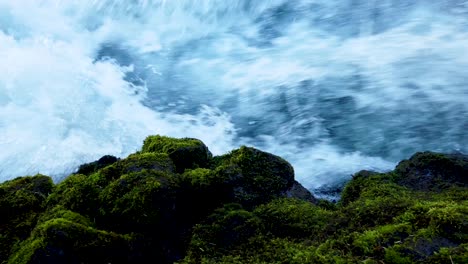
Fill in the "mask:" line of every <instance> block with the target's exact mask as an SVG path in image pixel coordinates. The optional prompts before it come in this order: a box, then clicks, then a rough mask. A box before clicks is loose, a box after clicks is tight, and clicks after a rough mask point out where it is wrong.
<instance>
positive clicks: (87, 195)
mask: <svg viewBox="0 0 468 264" xmlns="http://www.w3.org/2000/svg"><path fill="white" fill-rule="evenodd" d="M101 188H102V187H101V186H99V185H96V184H94V183H93V182H92V181H90V180H89V179H88V176H86V175H83V174H72V175H70V176H68V177H67V178H66V179H65V180H64V181H62V182H61V183H59V184H58V185H57V186H56V188H55V190H54V192H53V193H52V194H51V195H50V196H49V198H48V201H47V203H48V205H49V206H50V207H53V206H55V205H61V206H63V207H64V208H66V209H68V210H71V211H75V212H78V213H80V214H84V215H89V216H91V215H96V213H97V210H98V208H99V203H98V196H99V193H100V191H101Z"/></svg>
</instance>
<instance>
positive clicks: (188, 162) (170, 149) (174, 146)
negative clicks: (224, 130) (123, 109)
mask: <svg viewBox="0 0 468 264" xmlns="http://www.w3.org/2000/svg"><path fill="white" fill-rule="evenodd" d="M141 151H142V152H143V153H145V152H154V153H165V154H168V155H169V157H170V158H171V159H172V160H173V161H174V163H175V165H176V169H177V172H179V173H182V172H184V170H185V169H193V168H198V167H200V168H207V167H208V166H209V164H210V160H211V157H212V154H211V152H210V151H209V150H208V147H206V146H205V144H204V143H203V142H202V141H200V140H198V139H193V138H182V139H176V138H170V137H165V136H159V135H156V136H149V137H147V138H146V139H145V141H144V142H143V147H142V149H141Z"/></svg>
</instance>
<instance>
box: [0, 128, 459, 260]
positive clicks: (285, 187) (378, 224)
mask: <svg viewBox="0 0 468 264" xmlns="http://www.w3.org/2000/svg"><path fill="white" fill-rule="evenodd" d="M467 179H468V158H467V157H466V156H463V155H444V154H437V153H430V152H423V153H417V154H415V155H414V156H413V157H412V158H411V159H409V160H405V161H402V162H401V163H400V164H399V165H398V166H397V168H396V169H395V170H394V171H392V172H389V173H385V174H382V173H375V172H369V171H361V172H359V173H357V174H356V175H354V176H353V179H352V180H351V181H350V182H349V183H347V185H346V186H345V188H344V190H343V192H342V199H341V200H340V201H339V202H338V203H332V202H329V201H324V200H316V199H313V197H312V196H310V194H309V195H307V193H305V192H307V191H305V190H304V189H303V187H302V186H300V184H298V183H297V182H296V181H295V180H294V170H293V168H292V167H291V165H290V164H289V163H288V162H287V161H285V160H283V159H282V158H280V157H277V156H275V155H272V154H269V153H266V152H262V151H260V150H257V149H254V148H249V147H241V148H239V149H237V150H233V151H232V152H230V153H228V154H226V155H223V156H217V157H212V155H211V153H210V152H209V150H208V148H207V147H206V146H205V145H204V144H203V142H201V141H199V140H197V139H187V138H186V139H175V138H169V137H163V136H150V137H148V138H147V139H146V140H145V142H144V145H143V148H142V150H141V151H140V152H137V153H135V154H132V155H130V156H128V157H127V158H125V159H121V160H119V159H117V158H115V157H111V156H105V157H103V158H101V159H100V160H98V161H95V162H92V163H88V164H84V165H82V166H81V167H80V169H79V170H78V171H77V173H76V174H72V175H70V176H68V177H67V178H66V179H65V180H64V181H62V182H60V183H59V184H57V185H54V184H53V183H52V181H51V179H50V178H49V177H47V176H43V175H36V176H27V177H20V178H16V179H14V180H11V181H7V182H4V183H2V184H0V263H12V264H16V263H173V262H178V263H468V188H467ZM307 197H309V198H307ZM310 197H312V198H310Z"/></svg>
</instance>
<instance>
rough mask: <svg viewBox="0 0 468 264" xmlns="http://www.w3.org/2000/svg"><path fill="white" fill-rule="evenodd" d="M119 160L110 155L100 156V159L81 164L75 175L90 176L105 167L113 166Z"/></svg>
mask: <svg viewBox="0 0 468 264" xmlns="http://www.w3.org/2000/svg"><path fill="white" fill-rule="evenodd" d="M118 160H119V159H118V158H116V157H114V156H111V155H105V156H102V157H101V158H100V159H98V160H96V161H93V162H90V163H85V164H82V165H81V166H80V167H79V168H78V171H77V172H76V174H84V175H90V174H92V173H94V172H96V171H98V170H100V169H102V168H104V167H107V166H109V165H111V164H114V163H115V162H117V161H118Z"/></svg>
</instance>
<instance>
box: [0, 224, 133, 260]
mask: <svg viewBox="0 0 468 264" xmlns="http://www.w3.org/2000/svg"><path fill="white" fill-rule="evenodd" d="M131 240H132V238H131V236H125V235H118V234H115V233H112V232H106V231H102V230H97V229H94V228H92V227H89V226H85V225H82V224H79V223H75V222H72V221H70V220H68V219H64V218H54V219H51V220H48V221H45V222H44V223H42V224H40V225H38V226H37V228H36V229H35V230H34V231H33V233H32V236H31V238H30V239H28V240H26V241H24V242H23V243H22V244H21V245H20V246H19V249H18V251H17V252H15V253H13V254H12V256H11V257H10V259H9V261H8V263H15V264H16V263H51V262H53V263H70V262H71V261H78V263H125V262H126V260H127V259H128V252H129V242H130V241H131Z"/></svg>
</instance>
